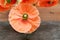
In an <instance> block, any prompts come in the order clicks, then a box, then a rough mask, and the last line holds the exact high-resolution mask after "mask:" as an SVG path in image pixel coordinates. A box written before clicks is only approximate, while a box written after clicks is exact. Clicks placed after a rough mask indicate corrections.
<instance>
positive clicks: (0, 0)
mask: <svg viewBox="0 0 60 40" xmlns="http://www.w3.org/2000/svg"><path fill="white" fill-rule="evenodd" d="M16 1H17V0H0V5H1V6H2V7H4V8H11V6H13V5H14V4H15V3H16Z"/></svg>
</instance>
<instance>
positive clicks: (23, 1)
mask: <svg viewBox="0 0 60 40" xmlns="http://www.w3.org/2000/svg"><path fill="white" fill-rule="evenodd" d="M37 1H38V0H22V2H21V3H30V4H32V5H34V6H35V5H36V3H37Z"/></svg>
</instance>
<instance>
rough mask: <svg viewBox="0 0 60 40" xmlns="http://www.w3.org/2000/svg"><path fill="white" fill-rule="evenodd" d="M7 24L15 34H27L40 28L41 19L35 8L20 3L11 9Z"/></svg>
mask: <svg viewBox="0 0 60 40" xmlns="http://www.w3.org/2000/svg"><path fill="white" fill-rule="evenodd" d="M9 23H10V25H11V26H12V28H13V29H14V30H16V31H17V32H20V33H27V34H29V33H32V32H34V31H35V30H36V29H37V28H38V27H39V26H40V23H41V19H40V17H39V12H38V10H37V8H36V7H35V6H32V5H31V4H26V3H22V4H19V5H18V6H16V7H13V8H12V9H11V11H10V13H9Z"/></svg>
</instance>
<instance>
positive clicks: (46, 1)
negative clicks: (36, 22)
mask: <svg viewBox="0 0 60 40" xmlns="http://www.w3.org/2000/svg"><path fill="white" fill-rule="evenodd" d="M57 3H58V0H38V3H37V4H38V6H39V7H51V6H55V5H56V4H57Z"/></svg>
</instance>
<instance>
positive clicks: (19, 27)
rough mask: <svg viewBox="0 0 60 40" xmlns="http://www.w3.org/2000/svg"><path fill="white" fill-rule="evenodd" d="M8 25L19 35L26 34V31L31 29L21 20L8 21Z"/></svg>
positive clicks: (29, 25)
mask: <svg viewBox="0 0 60 40" xmlns="http://www.w3.org/2000/svg"><path fill="white" fill-rule="evenodd" d="M10 24H11V26H12V27H13V29H15V30H16V31H17V32H20V33H28V31H29V30H30V29H31V27H32V26H31V24H30V23H28V22H27V21H24V22H23V21H22V20H21V19H19V20H13V21H10Z"/></svg>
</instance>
